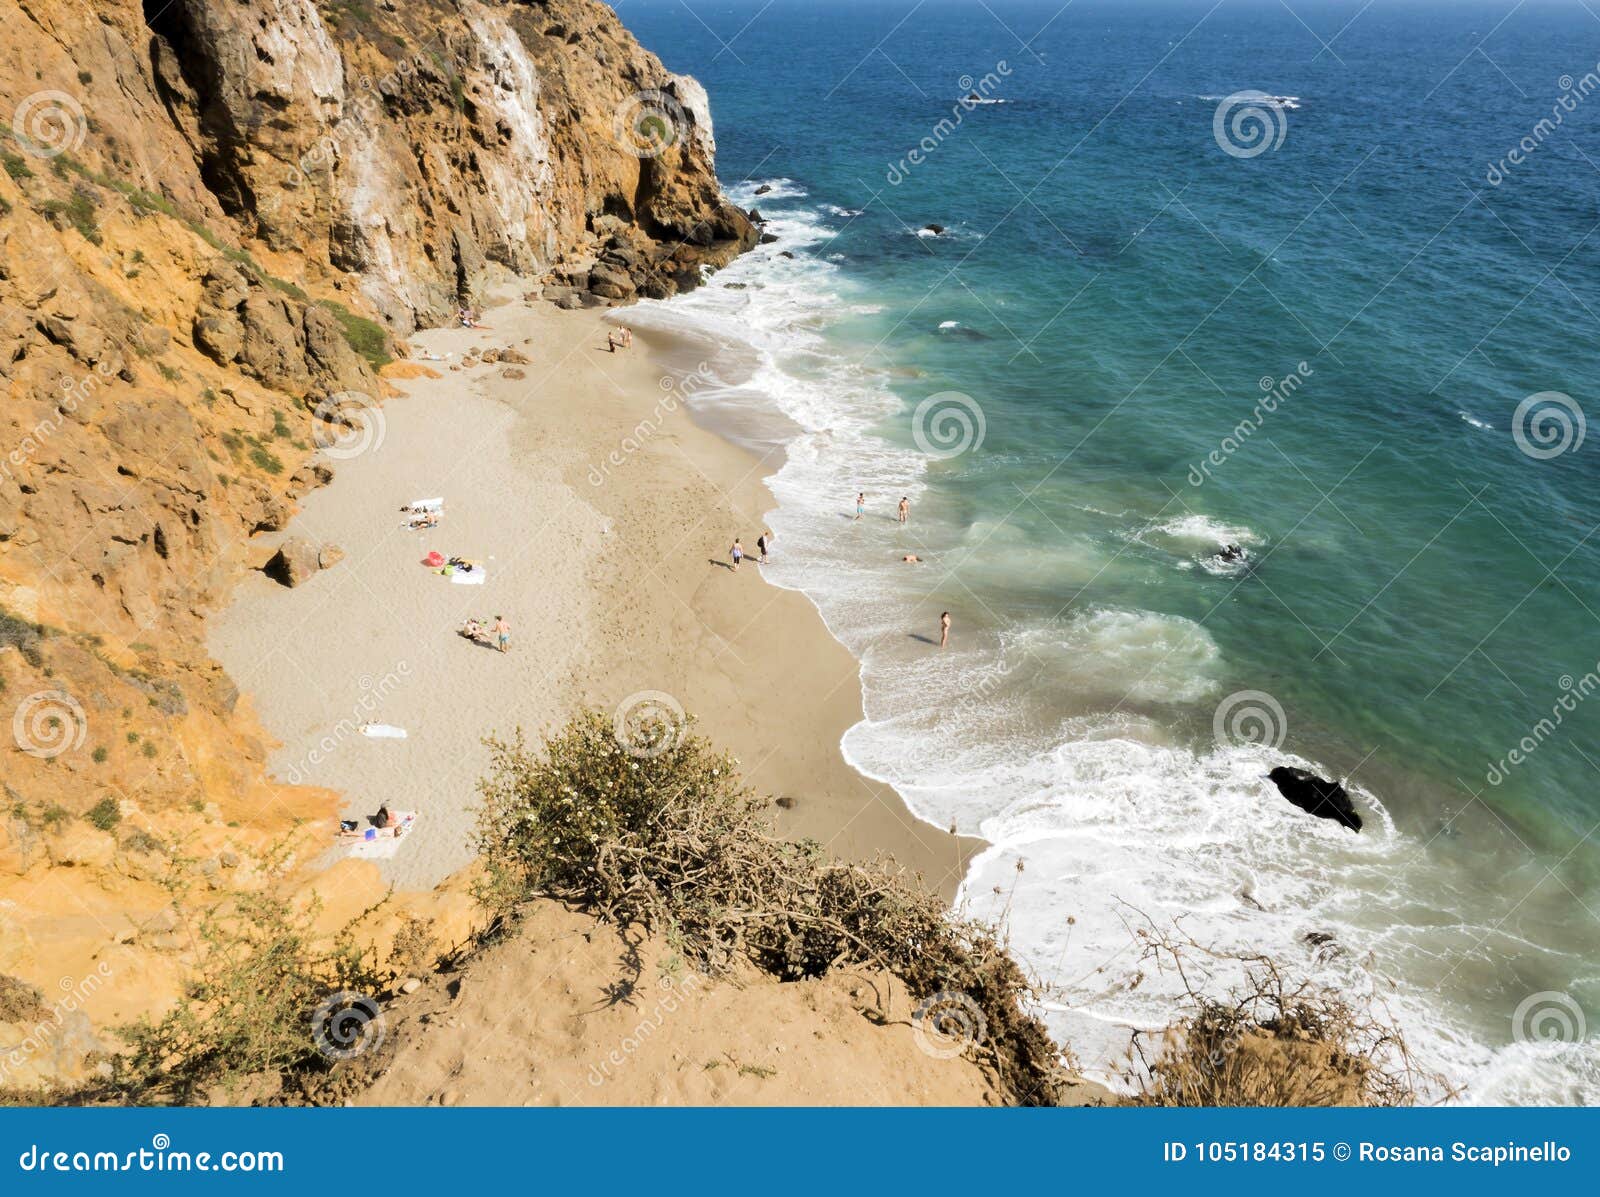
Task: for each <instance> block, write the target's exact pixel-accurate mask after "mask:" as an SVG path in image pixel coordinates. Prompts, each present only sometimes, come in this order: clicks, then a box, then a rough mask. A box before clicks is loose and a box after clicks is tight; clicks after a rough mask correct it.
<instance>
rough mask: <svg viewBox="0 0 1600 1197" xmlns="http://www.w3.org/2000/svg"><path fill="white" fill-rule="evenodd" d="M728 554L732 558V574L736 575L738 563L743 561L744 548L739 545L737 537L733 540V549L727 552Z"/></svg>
mask: <svg viewBox="0 0 1600 1197" xmlns="http://www.w3.org/2000/svg"><path fill="white" fill-rule="evenodd" d="M728 553H729V554H730V555H731V556H732V557H733V572H734V573H738V572H739V562H741V561H743V560H744V546H743V545H742V544H740V543H739V538H738V537H737V536H735V537H734V538H733V547H732V548H730V549H729V550H728Z"/></svg>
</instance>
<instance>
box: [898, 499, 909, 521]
mask: <svg viewBox="0 0 1600 1197" xmlns="http://www.w3.org/2000/svg"><path fill="white" fill-rule="evenodd" d="M910 514H911V500H910V499H908V498H906V497H905V496H904V495H901V496H900V522H901V523H902V524H903V523H905V522H906V516H908V515H910Z"/></svg>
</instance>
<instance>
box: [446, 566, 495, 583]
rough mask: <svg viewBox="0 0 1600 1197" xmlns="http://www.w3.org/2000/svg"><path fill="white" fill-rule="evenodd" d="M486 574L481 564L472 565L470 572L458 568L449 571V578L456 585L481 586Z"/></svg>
mask: <svg viewBox="0 0 1600 1197" xmlns="http://www.w3.org/2000/svg"><path fill="white" fill-rule="evenodd" d="M487 576H488V575H487V574H485V573H484V570H483V566H481V565H477V566H474V567H473V569H472V572H471V573H467V572H465V571H463V570H459V569H453V570H451V571H450V580H451V581H452V582H454V583H455V584H456V585H457V586H482V585H483V580H484V578H485V577H487Z"/></svg>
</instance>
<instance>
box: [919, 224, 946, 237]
mask: <svg viewBox="0 0 1600 1197" xmlns="http://www.w3.org/2000/svg"><path fill="white" fill-rule="evenodd" d="M922 231H923V232H924V233H932V234H933V235H934V236H935V237H942V236H944V225H942V224H925V225H923V226H922Z"/></svg>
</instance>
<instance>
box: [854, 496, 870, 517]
mask: <svg viewBox="0 0 1600 1197" xmlns="http://www.w3.org/2000/svg"><path fill="white" fill-rule="evenodd" d="M866 510H867V492H866V491H862V492H861V493H860V494H858V495H857V496H856V519H860V518H861V516H862V514H863V513H864V512H865V511H866Z"/></svg>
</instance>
